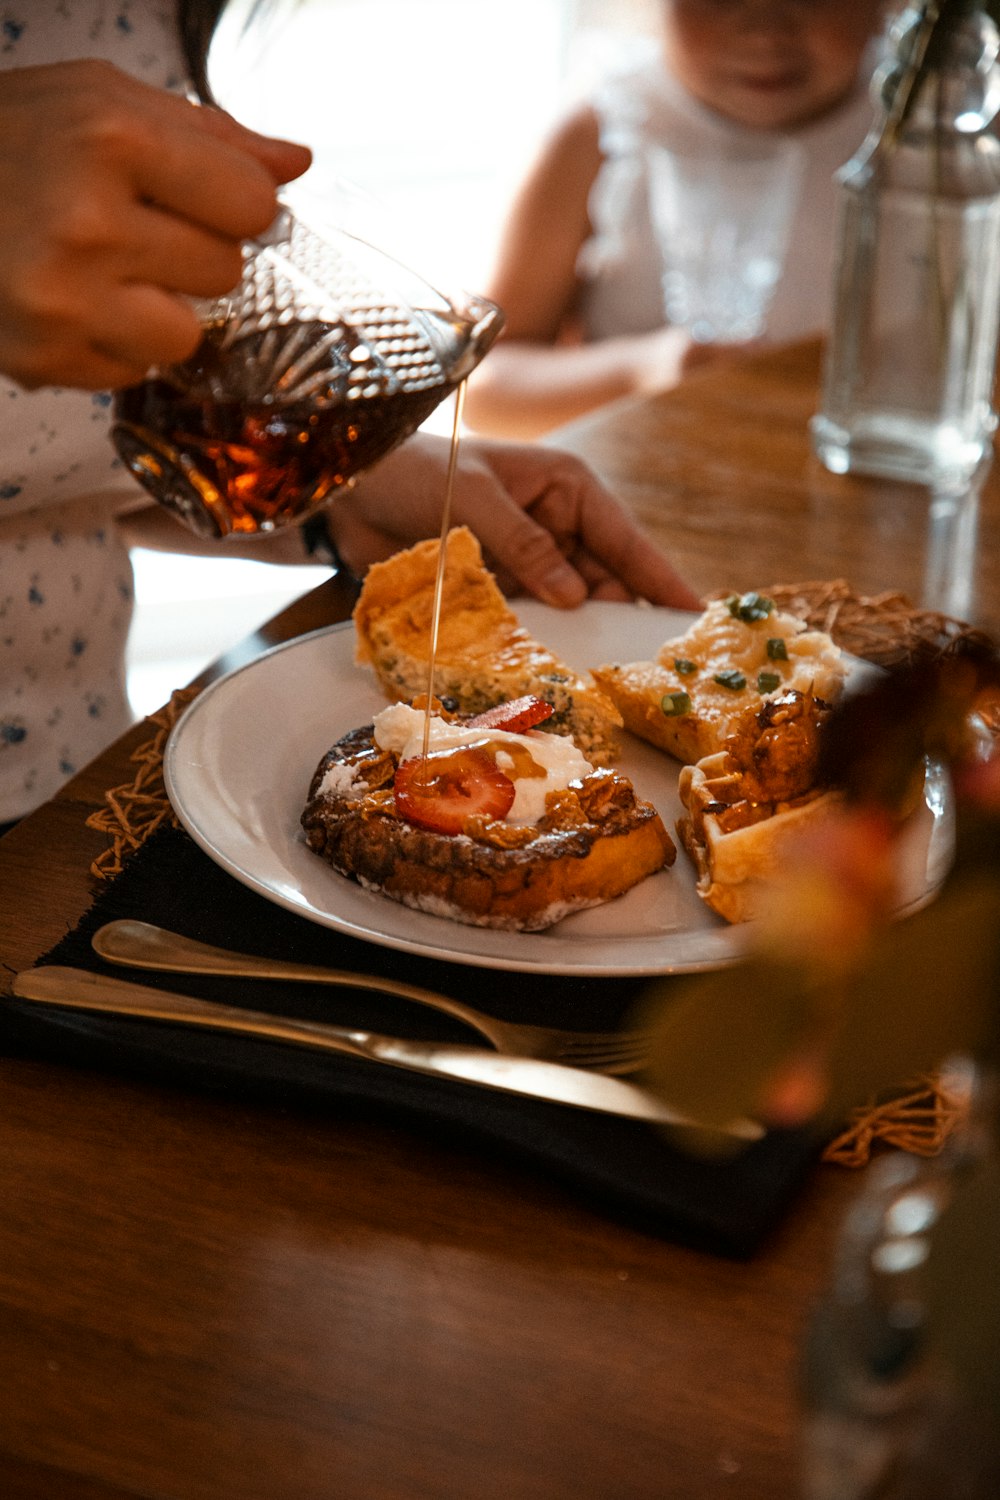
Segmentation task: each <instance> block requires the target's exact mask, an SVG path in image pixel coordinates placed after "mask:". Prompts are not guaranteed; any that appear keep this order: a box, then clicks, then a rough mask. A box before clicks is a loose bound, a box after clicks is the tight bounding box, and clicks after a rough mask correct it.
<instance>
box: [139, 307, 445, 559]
mask: <svg viewBox="0 0 1000 1500" xmlns="http://www.w3.org/2000/svg"><path fill="white" fill-rule="evenodd" d="M339 334H340V330H336V329H333V328H331V327H330V326H328V325H326V324H322V323H311V324H308V325H307V324H302V325H293V326H291V327H285V328H284V329H282V335H283V338H284V339H285V340H286V341H287V342H289V343H292V344H294V345H295V346H296V347H305V348H308V349H310V350H313V351H315V350H316V349H317V348H319V349H322V348H323V347H324V346H325V347H326V348H328V349H329V348H330V346H331V343H332V342H333V338H332V336H334V335H336V336H338V337H339ZM220 339H221V335H220V332H219V330H217V329H213V328H209V329H208V330H206V333H205V336H204V338H203V339H202V342H201V345H200V346H199V348H198V350H197V351H196V353H195V355H194V356H192V359H191V360H190V361H189V362H188V364H187V366H186V367H185V368H186V370H188V371H191V372H193V373H194V374H195V375H196V377H197V379H196V381H194V382H193V384H194V385H195V390H194V391H191V390H186V389H184V388H183V387H181V386H180V385H178V384H176V383H175V382H173V381H171V380H168V379H164V378H162V377H160V378H156V377H154V378H150V379H148V380H145V381H143V382H141V383H140V384H138V385H134V386H130V387H129V388H128V389H126V390H124V391H122V392H120V394H119V395H118V397H117V398H116V402H115V422H114V427H113V430H112V436H113V439H114V443H115V446H116V448H117V449H118V452H119V454H120V455H121V457H122V459H123V460H124V461H125V463H126V464H127V466H128V467H129V469H130V470H131V471H132V473H133V474H134V475H135V476H136V478H138V479H139V480H140V482H141V483H142V484H143V485H144V486H145V488H146V489H148V490H150V491H152V493H153V494H154V495H155V496H156V498H157V500H159V501H160V503H161V504H163V505H165V506H167V508H168V509H171V510H173V511H175V512H176V513H177V514H179V515H180V517H181V518H182V519H183V520H184V521H186V522H187V524H188V525H189V526H191V527H192V528H193V529H194V530H196V531H198V532H199V533H200V534H201V535H203V536H229V535H232V534H238V535H244V536H252V535H255V534H257V533H261V532H268V531H273V530H276V529H277V528H278V527H280V526H283V525H286V524H287V523H288V522H290V521H295V520H300V519H301V518H302V517H303V516H306V515H308V514H309V513H310V512H311V511H313V510H314V509H316V508H317V507H318V506H320V505H322V504H323V503H324V502H325V501H326V500H328V499H329V498H330V496H331V495H332V494H333V493H334V492H335V491H336V490H337V489H338V488H340V487H341V486H343V485H345V484H347V483H348V482H349V481H350V480H351V479H352V478H353V477H354V475H355V474H357V473H359V472H360V471H361V470H362V469H365V468H367V467H368V466H369V465H371V464H373V463H374V462H375V461H376V460H377V459H379V458H382V457H384V456H385V454H387V453H388V452H389V451H390V450H391V449H393V448H395V447H396V446H397V444H399V443H401V442H402V441H403V439H404V438H407V437H409V436H410V434H411V433H413V432H414V431H415V430H416V429H417V428H418V427H419V426H420V424H421V423H422V422H423V421H424V420H425V419H426V418H427V417H428V416H429V415H430V413H431V412H432V411H433V410H434V409H435V408H436V407H437V406H438V405H439V404H440V402H441V400H442V399H443V398H444V396H446V395H447V394H448V392H449V391H450V390H451V389H452V388H453V382H449V381H447V380H444V381H440V380H439V381H436V382H417V383H416V384H415V386H410V387H407V386H406V384H403V385H401V386H396V387H395V388H390V389H386V390H383V391H376V392H375V393H373V394H368V393H367V388H366V390H365V391H364V392H359V393H357V394H354V395H352V397H351V399H349V400H346V401H345V400H344V399H343V398H342V396H339V395H338V396H337V397H336V398H335V399H334V398H332V396H331V394H330V392H329V391H324V388H323V385H322V382H320V383H319V384H318V385H317V383H316V380H315V379H313V381H312V382H311V389H310V391H309V394H308V395H306V396H298V397H297V398H296V399H291V400H288V401H283V400H282V399H281V395H280V391H279V392H278V394H277V395H276V396H268V398H267V399H266V400H261V399H259V398H258V399H256V400H255V399H253V398H252V397H251V398H249V399H248V398H247V397H245V396H242V395H239V394H237V395H235V396H229V395H227V396H225V397H217V396H216V395H215V394H213V387H214V388H219V387H221V384H222V382H221V380H216V379H215V378H213V377H214V372H215V369H216V368H217V367H219V366H220V364H221V360H222V357H223V350H222V347H221V342H220ZM269 341H271V342H272V343H273V334H272V331H271V330H265V331H263V332H256V333H253V334H248V335H247V336H246V337H245V338H243V339H241V340H240V343H239V355H240V359H241V361H242V362H243V363H244V364H245V367H246V368H247V369H248V370H252V369H255V368H258V367H259V366H260V365H261V364H262V363H263V362H264V361H265V360H266V359H267V358H268V357H269V349H268V342H269ZM233 354H234V351H233V349H232V348H229V349H227V350H225V357H226V360H227V364H228V367H229V369H230V371H231V367H232V362H233ZM332 373H333V374H336V373H339V372H332ZM228 379H229V381H230V383H231V380H232V376H231V373H230V374H229V376H228ZM330 384H331V386H332V377H331V382H330Z"/></svg>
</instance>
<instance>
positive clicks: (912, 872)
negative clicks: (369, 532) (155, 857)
mask: <svg viewBox="0 0 1000 1500" xmlns="http://www.w3.org/2000/svg"><path fill="white" fill-rule="evenodd" d="M518 617H519V619H520V620H521V622H522V624H524V625H525V627H526V628H527V629H528V630H530V631H531V632H532V634H534V635H535V637H536V638H537V639H538V640H542V641H544V642H545V644H546V645H547V646H548V647H549V648H550V649H551V650H553V651H555V652H556V653H558V654H559V655H561V656H562V657H563V658H564V660H566V661H567V662H569V663H570V664H571V665H572V666H575V667H576V668H578V669H580V670H586V669H587V668H588V667H591V666H597V665H600V664H602V663H605V662H612V661H634V660H640V659H645V658H648V657H650V656H652V655H653V654H654V653H655V651H656V650H657V649H658V648H659V647H660V646H661V645H662V643H663V642H664V641H665V640H667V639H668V638H669V637H670V636H672V635H677V634H680V633H681V632H682V631H684V630H685V629H686V628H687V626H688V624H689V623H690V621H691V619H692V616H690V615H687V614H681V613H679V612H677V611H674V610H664V609H650V608H642V607H638V606H635V605H626V604H605V603H591V604H586V605H584V606H583V607H582V608H581V609H578V610H573V611H569V612H563V611H560V610H554V609H550V608H547V607H546V606H545V605H542V604H536V603H533V602H519V603H518ZM385 701H386V700H385V698H384V697H383V695H382V693H381V691H380V689H379V688H378V686H377V684H376V683H375V680H374V678H373V676H372V674H371V672H370V671H369V670H368V669H367V668H362V667H359V666H357V665H356V663H355V661H354V631H353V628H352V627H351V626H350V625H349V624H348V625H337V626H334V627H332V628H331V629H328V630H321V631H317V632H315V633H313V634H312V635H308V636H303V637H301V638H300V639H298V640H295V641H291V642H289V643H288V644H287V645H284V646H278V647H276V648H275V649H274V650H272V651H269V652H268V653H267V654H266V655H264V656H262V657H259V658H258V659H257V660H256V661H254V662H251V663H250V664H249V665H248V666H245V667H241V668H239V669H238V670H237V671H235V672H233V673H231V674H230V675H229V676H228V677H224V678H222V679H220V680H219V681H218V682H215V683H213V684H212V685H211V686H210V687H209V688H207V689H206V690H205V691H204V692H203V693H202V694H201V696H200V697H198V698H196V699H195V701H194V703H193V704H192V705H191V707H190V708H189V709H188V710H187V712H186V713H185V714H184V716H183V717H182V718H181V720H180V721H179V723H178V724H177V726H176V727H175V729H174V731H173V733H172V735H171V737H170V740H169V743H168V745H167V751H166V756H165V760H164V774H165V779H166V785H167V790H168V793H169V795H170V800H171V802H172V803H173V806H174V809H175V810H176V812H177V815H178V817H179V818H180V820H181V822H182V823H183V825H184V827H185V828H186V829H187V831H188V833H190V835H191V837H192V838H193V839H194V840H195V841H196V843H198V844H199V845H200V846H201V848H202V849H204V851H205V852H206V854H208V855H209V856H210V857H211V858H212V859H213V860H215V861H216V863H217V864H219V865H221V866H222V868H223V869H225V870H228V871H229V873H230V874H231V875H234V876H235V877H236V879H237V880H240V881H242V882H243V883H244V884H245V885H247V886H249V887H250V888H251V889H252V890H255V891H258V892H259V893H260V894H261V895H262V896H265V897H267V898H268V899H270V900H271V901H274V902H276V903H277V904H278V905H279V906H283V907H287V908H288V910H290V911H294V912H298V913H299V914H300V915H301V916H303V917H307V918H309V919H310V920H311V921H313V922H318V923H320V924H322V925H323V926H326V927H330V928H334V929H336V930H337V931H339V932H343V933H348V934H349V935H350V936H351V937H355V938H362V939H365V940H366V941H368V942H371V943H377V944H379V945H382V946H386V947H390V948H398V949H403V950H405V951H407V952H411V953H420V954H423V955H425V956H428V957H432V958H444V959H449V960H451V961H452V962H454V963H461V964H472V965H481V966H483V967H486V968H493V969H516V970H533V971H535V972H539V973H549V974H579V975H597V976H605V977H612V976H625V975H643V974H673V973H681V972H685V971H694V970H699V969H712V968H719V967H722V966H723V965H725V964H728V963H731V962H733V961H734V960H735V959H736V958H737V957H739V954H740V948H741V941H742V934H741V931H740V929H738V928H732V927H729V926H727V924H726V923H724V922H722V921H721V920H720V919H719V918H717V917H715V916H714V915H713V913H712V912H710V911H708V910H707V908H706V907H705V906H704V905H703V904H702V903H701V901H700V900H699V899H698V897H697V895H696V894H695V889H694V873H693V870H692V867H691V865H690V864H689V863H688V860H687V858H686V856H685V855H684V853H683V851H679V852H678V855H677V860H676V863H675V864H674V866H673V867H672V869H669V870H663V871H661V872H660V873H659V874H657V875H653V876H651V877H650V878H649V879H648V880H645V881H643V882H642V884H641V885H639V886H637V887H635V888H634V889H633V890H631V891H629V892H628V893H627V894H626V895H625V896H622V897H621V898H620V899H619V900H617V901H612V902H609V903H608V905H606V906H601V907H595V908H594V909H592V910H590V911H583V912H577V913H575V914H574V915H573V916H570V917H567V918H565V919H564V920H563V921H562V922H559V923H558V924H557V925H556V926H555V927H552V928H550V929H549V930H548V931H546V932H541V933H511V932H494V931H490V930H489V929H486V928H477V927H465V926H462V925H461V924H460V923H457V922H450V921H448V920H447V919H445V918H443V917H433V916H429V915H427V914H426V913H424V912H417V911H411V910H410V909H409V908H408V907H405V906H400V905H397V903H396V902H394V901H390V900H389V899H388V898H387V897H385V896H380V895H378V894H376V893H374V892H372V891H365V890H362V888H361V887H360V886H358V885H356V884H355V883H354V882H353V881H350V880H346V879H345V878H344V877H342V876H340V875H338V874H337V873H336V872H335V871H334V870H332V869H331V868H330V866H329V865H327V864H326V863H325V862H324V861H323V860H321V859H320V858H319V857H318V856H317V855H315V854H313V853H312V852H311V850H310V849H309V848H308V847H307V845H306V843H305V839H304V837H303V835H302V831H301V828H300V824H299V817H300V815H301V812H302V808H303V807H304V805H305V800H306V794H307V792H308V789H309V783H310V781H311V779H312V775H313V772H314V771H315V769H316V766H317V765H318V764H319V761H320V760H321V759H322V757H323V755H324V754H325V753H326V751H327V750H328V749H329V747H330V746H331V745H332V744H333V743H334V742H335V741H336V740H338V739H339V738H340V737H341V736H342V735H343V734H345V733H346V732H347V731H348V730H350V729H354V728H356V727H357V726H358V725H361V724H366V723H368V722H370V720H371V718H372V715H373V714H374V713H377V712H378V710H379V709H380V708H384V707H385ZM620 766H621V769H622V770H623V771H624V772H625V773H626V774H627V775H628V776H630V777H631V778H632V780H633V782H634V784H635V786H636V788H637V789H638V790H639V792H640V793H641V795H642V796H644V797H646V798H648V799H649V800H650V801H651V802H653V803H654V805H655V806H656V807H657V808H658V810H659V812H660V814H661V816H662V818H663V821H664V823H665V824H666V826H667V828H668V829H669V830H670V831H671V832H673V827H674V820H675V818H676V817H677V815H678V813H679V811H680V803H679V801H678V798H677V771H678V767H677V764H676V763H675V762H674V761H673V760H671V759H670V758H669V757H668V756H665V755H663V754H661V753H660V752H659V751H657V750H654V749H653V748H652V747H651V746H648V745H645V744H643V743H641V742H640V741H638V740H636V739H633V738H632V737H631V736H626V748H625V753H624V756H623V758H622V760H621V762H620ZM950 850H951V818H950V800H949V798H948V796H947V789H946V786H945V784H944V783H943V782H942V779H941V778H940V777H938V776H931V777H930V778H929V779H928V786H927V806H926V807H925V808H924V809H922V810H921V812H920V813H919V814H918V815H917V817H916V818H915V819H914V824H913V828H912V831H911V834H910V837H909V848H908V854H907V876H906V900H907V902H908V903H913V902H919V901H920V900H922V899H924V898H925V897H926V896H927V895H928V893H929V892H930V891H932V890H933V889H934V888H935V886H936V885H937V884H938V882H939V881H940V879H941V878H942V876H943V874H944V871H945V868H946V866H947V862H948V859H949V857H950Z"/></svg>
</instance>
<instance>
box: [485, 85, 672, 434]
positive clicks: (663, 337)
mask: <svg viewBox="0 0 1000 1500" xmlns="http://www.w3.org/2000/svg"><path fill="white" fill-rule="evenodd" d="M602 164H603V158H602V155H601V148H600V128H599V123H598V119H597V115H596V113H595V111H594V110H593V109H592V108H591V107H590V106H585V107H583V108H580V109H578V110H576V111H575V112H574V113H573V114H571V115H570V116H568V117H567V119H566V120H565V121H564V122H563V123H562V124H561V125H560V126H559V127H558V129H557V130H556V131H555V133H554V134H553V135H552V136H551V137H550V139H549V140H548V141H547V142H546V143H545V145H544V146H543V148H542V151H541V153H540V155H539V157H538V159H537V160H536V162H535V163H534V166H533V167H532V168H531V170H530V171H529V173H528V175H527V177H526V179H525V181H524V183H523V184H522V186H521V188H520V190H519V192H518V193H517V195H516V197H515V199H514V202H513V205H512V207H511V211H510V214H509V215H508V218H507V221H506V224H505V226H504V230H503V233H502V236H501V240H500V246H499V251H498V256H497V262H496V267H495V270H494V272H493V274H492V277H491V278H490V279H489V281H488V284H487V287H486V292H487V295H488V296H490V297H491V298H492V299H493V300H494V301H495V302H498V303H499V304H500V306H501V307H502V308H503V310H504V315H505V318H506V324H505V327H504V332H503V336H502V337H501V339H500V341H499V343H498V344H497V346H496V347H495V348H494V349H493V350H492V351H491V353H490V354H489V355H487V357H486V359H485V360H484V362H483V364H482V365H481V366H480V368H479V370H477V372H476V374H475V375H474V376H473V378H472V379H471V380H470V382H469V390H468V394H467V397H466V404H465V417H466V421H467V422H468V424H469V426H470V427H472V428H473V429H474V430H476V431H477V432H482V433H485V434H487V435H489V436H494V437H515V438H523V439H530V438H535V437H538V436H540V435H541V434H542V433H545V432H548V431H550V430H551V429H552V428H553V427H557V426H559V425H561V424H562V423H564V422H568V421H571V420H572V419H573V418H574V417H578V416H580V415H582V414H583V413H585V412H588V411H592V410H593V409H594V408H595V407H598V406H603V405H604V404H605V402H608V401H613V400H615V399H617V398H618V397H621V396H629V395H635V394H637V393H639V392H643V391H649V390H659V389H662V388H664V387H665V386H669V385H673V384H675V383H676V381H677V380H678V379H679V378H680V376H681V374H682V373H683V372H684V370H685V368H686V365H687V362H688V359H689V353H690V347H691V346H690V341H689V339H688V337H687V335H686V334H685V333H683V332H682V331H681V330H679V329H674V328H663V329H657V330H655V332H653V333H648V334H635V335H623V336H621V337H616V338H608V339H604V340H601V341H600V342H597V343H591V344H584V343H582V342H581V341H580V339H579V337H578V335H577V334H576V331H575V326H574V310H575V306H576V301H577V295H578V292H579V278H578V274H577V262H578V260H579V256H580V251H581V249H582V248H583V246H584V244H585V243H586V241H587V240H588V239H589V238H590V236H591V233H592V226H591V223H590V216H589V200H590V193H591V189H592V188H593V185H594V182H595V180H596V178H597V175H598V173H599V172H600V170H601V167H602Z"/></svg>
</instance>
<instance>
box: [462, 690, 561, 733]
mask: <svg viewBox="0 0 1000 1500" xmlns="http://www.w3.org/2000/svg"><path fill="white" fill-rule="evenodd" d="M551 715H552V704H551V703H546V701H545V699H544V698H535V697H534V696H533V695H532V694H531V693H528V694H526V695H525V697H523V698H514V699H512V700H511V702H510V703H498V704H497V705H496V707H495V708H487V709H486V710H485V712H483V713H481V714H476V715H475V717H474V718H472V719H469V720H467V723H468V724H469V725H470V726H471V727H472V728H473V729H503V730H504V731H505V732H506V733H507V734H523V733H524V731H525V730H526V729H531V728H532V727H533V726H534V725H535V724H540V723H541V722H542V720H543V719H548V718H550V717H551Z"/></svg>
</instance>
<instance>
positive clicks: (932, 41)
mask: <svg viewBox="0 0 1000 1500" xmlns="http://www.w3.org/2000/svg"><path fill="white" fill-rule="evenodd" d="M935 16H936V20H935V19H934V17H935ZM890 45H891V55H890V57H889V59H888V61H887V63H886V64H885V66H884V67H883V68H882V70H880V72H879V74H878V76H877V78H876V81H875V84H874V85H873V87H874V90H875V94H876V101H877V102H878V103H879V104H880V106H881V109H880V119H879V122H878V124H877V125H876V127H875V128H874V129H873V130H872V132H871V133H870V134H869V136H868V139H867V140H866V141H865V143H864V145H863V146H862V148H861V149H860V151H859V152H858V154H857V155H856V156H855V157H854V158H853V159H852V160H851V161H850V162H848V163H847V165H846V166H845V167H844V168H842V170H841V172H840V174H839V181H840V198H841V207H840V224H839V241H838V263H837V273H836V279H835V288H834V310H833V323H832V328H831V333H830V339H829V343H828V348H827V358H826V368H825V376H824V386H823V395H822V401H821V407H820V410H819V412H818V413H817V415H816V416H815V417H814V418H813V421H812V437H813V444H814V447H815V450H816V452H817V454H818V455H819V457H820V458H821V459H822V461H823V463H824V464H825V465H826V466H827V468H828V469H831V470H832V471H833V472H834V473H839V474H843V473H847V472H858V473H867V474H880V475H885V476H888V477H890V478H896V479H904V480H910V481H915V482H918V483H928V484H933V485H936V486H938V487H939V488H941V487H944V488H957V487H961V486H962V485H963V484H965V483H966V482H967V481H968V479H969V478H970V477H971V475H972V474H973V473H974V472H975V471H976V469H977V468H978V467H979V466H980V465H981V464H983V463H984V461H985V460H987V459H988V456H989V455H990V453H991V450H992V435H993V432H994V429H995V427H996V424H997V416H996V413H995V411H994V409H993V402H992V395H993V382H994V374H995V367H996V355H997V337H998V328H1000V139H998V137H997V135H996V134H995V133H994V131H995V117H996V115H997V112H998V110H1000V62H998V55H1000V33H998V29H997V26H996V24H995V22H994V21H993V20H992V18H991V17H990V16H989V15H988V14H987V13H986V12H985V11H983V10H981V9H979V8H978V7H977V6H976V5H975V4H971V5H970V4H969V3H968V0H957V3H956V0H940V3H939V4H935V3H933V0H927V3H925V4H924V5H922V6H920V7H912V6H911V7H910V8H908V9H907V10H906V11H904V12H903V14H902V15H901V16H900V17H899V18H898V20H897V21H896V23H895V24H894V26H893V27H892V28H891V30H890Z"/></svg>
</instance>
